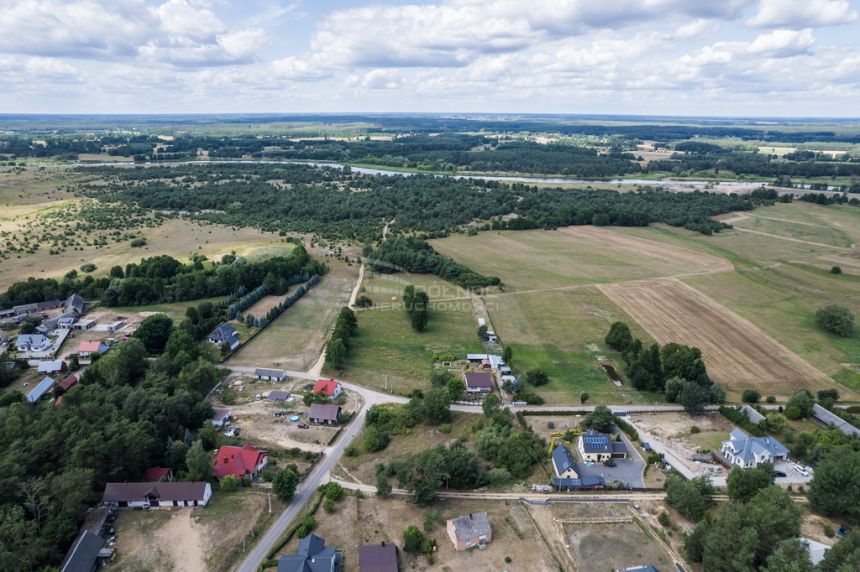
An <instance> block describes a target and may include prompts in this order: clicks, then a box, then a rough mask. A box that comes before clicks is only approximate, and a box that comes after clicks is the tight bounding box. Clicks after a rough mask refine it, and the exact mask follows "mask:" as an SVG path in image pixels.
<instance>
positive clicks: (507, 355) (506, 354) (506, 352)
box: [502, 346, 514, 365]
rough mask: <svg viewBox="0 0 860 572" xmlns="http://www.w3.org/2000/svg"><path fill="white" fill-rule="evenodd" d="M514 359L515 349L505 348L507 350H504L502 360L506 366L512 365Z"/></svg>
mask: <svg viewBox="0 0 860 572" xmlns="http://www.w3.org/2000/svg"><path fill="white" fill-rule="evenodd" d="M513 357H514V350H513V348H512V347H511V346H505V349H504V351H503V352H502V360H503V361H504V362H505V363H506V364H508V365H510V364H511V358H513Z"/></svg>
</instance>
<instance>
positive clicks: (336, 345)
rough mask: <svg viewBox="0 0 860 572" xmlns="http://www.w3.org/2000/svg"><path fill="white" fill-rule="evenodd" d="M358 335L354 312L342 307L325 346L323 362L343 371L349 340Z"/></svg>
mask: <svg viewBox="0 0 860 572" xmlns="http://www.w3.org/2000/svg"><path fill="white" fill-rule="evenodd" d="M357 333H358V319H357V318H356V317H355V312H353V311H352V310H351V309H350V308H348V307H346V306H344V307H343V308H341V310H340V313H339V314H338V315H337V319H336V320H335V322H334V331H333V332H332V334H331V337H330V338H329V341H328V344H327V345H326V352H325V360H326V363H327V364H328V365H330V366H331V367H333V368H335V369H343V365H344V362H345V361H346V358H347V356H348V355H349V350H350V348H351V347H352V341H351V338H353V337H354V336H355V335H356V334H357Z"/></svg>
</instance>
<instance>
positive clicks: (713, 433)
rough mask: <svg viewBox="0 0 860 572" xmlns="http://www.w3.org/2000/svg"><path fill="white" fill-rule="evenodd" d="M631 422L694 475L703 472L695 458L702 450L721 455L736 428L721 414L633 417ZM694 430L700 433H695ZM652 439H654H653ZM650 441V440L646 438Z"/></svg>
mask: <svg viewBox="0 0 860 572" xmlns="http://www.w3.org/2000/svg"><path fill="white" fill-rule="evenodd" d="M630 421H632V422H633V423H635V424H636V427H637V429H639V430H641V431H642V433H643V434H644V433H647V434H649V435H651V436H653V437H656V438H658V439H659V440H660V442H661V443H662V444H663V445H665V446H666V447H668V448H669V449H671V450H672V452H674V454H675V456H676V457H677V458H678V459H679V460H681V461H683V462H684V463H685V464H686V465H687V467H688V468H689V469H690V470H691V471H699V470H701V468H702V467H701V466H698V465H696V464H695V463H694V462H693V454H694V453H695V452H696V451H698V450H699V449H710V450H712V451H719V450H720V447H721V444H722V442H723V441H727V440H728V439H729V432H730V431H731V430H732V429H734V428H735V427H734V425H733V424H732V423H731V422H730V421H729V420H728V419H726V418H725V417H723V416H722V415H721V414H719V413H708V414H705V415H697V416H695V417H693V416H691V415H688V414H686V413H660V414H651V415H631V416H630ZM693 427H696V428H698V430H699V432H698V433H693ZM649 438H650V437H649ZM642 440H643V441H646V440H647V438H646V437H642Z"/></svg>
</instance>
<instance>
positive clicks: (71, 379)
mask: <svg viewBox="0 0 860 572" xmlns="http://www.w3.org/2000/svg"><path fill="white" fill-rule="evenodd" d="M77 382H78V376H76V375H74V374H73V375H69V376H68V377H66V378H65V379H64V380H63V381H61V382H60V383H58V384H57V385H59V386H60V389H62V390H64V391H68V390H69V389H71V387H72V386H73V385H75V384H76V383H77Z"/></svg>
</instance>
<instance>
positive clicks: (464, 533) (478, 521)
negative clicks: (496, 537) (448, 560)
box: [447, 512, 493, 550]
mask: <svg viewBox="0 0 860 572" xmlns="http://www.w3.org/2000/svg"><path fill="white" fill-rule="evenodd" d="M447 530H448V538H450V539H451V542H452V543H454V549H455V550H466V549H468V548H472V547H474V546H484V545H485V544H489V543H490V542H491V541H492V540H493V531H492V529H491V528H490V519H489V517H488V516H487V513H485V512H475V513H470V514H468V515H466V516H460V517H457V518H452V519H451V520H449V521H448V523H447Z"/></svg>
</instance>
